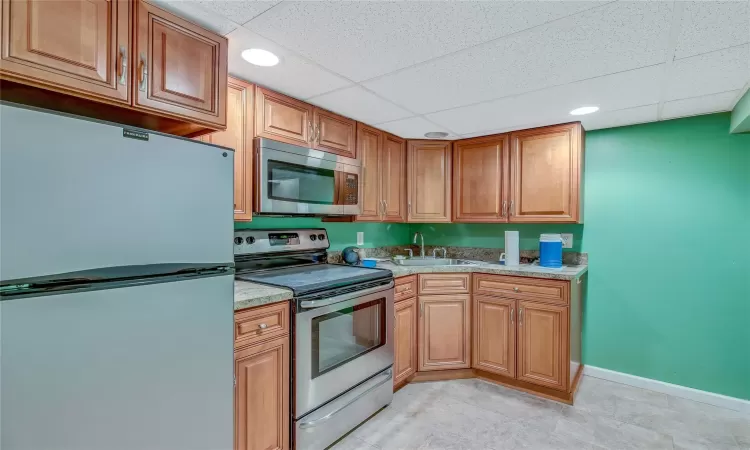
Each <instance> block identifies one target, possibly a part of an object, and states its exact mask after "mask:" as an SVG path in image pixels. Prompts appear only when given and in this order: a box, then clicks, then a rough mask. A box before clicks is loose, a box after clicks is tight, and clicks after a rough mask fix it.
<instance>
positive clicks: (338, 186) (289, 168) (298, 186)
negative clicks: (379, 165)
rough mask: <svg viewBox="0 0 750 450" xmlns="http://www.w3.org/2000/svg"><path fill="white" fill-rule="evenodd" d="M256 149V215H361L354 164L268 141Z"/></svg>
mask: <svg viewBox="0 0 750 450" xmlns="http://www.w3.org/2000/svg"><path fill="white" fill-rule="evenodd" d="M255 145H256V166H255V167H256V183H255V186H256V196H255V212H256V213H259V214H306V215H356V214H359V213H361V210H360V207H359V174H360V167H359V166H357V165H355V164H356V163H357V161H356V160H353V159H351V158H343V157H340V156H337V155H334V154H331V153H325V152H321V151H319V150H314V149H309V148H304V147H298V146H296V145H289V144H284V143H281V142H276V141H270V140H268V139H256V141H255Z"/></svg>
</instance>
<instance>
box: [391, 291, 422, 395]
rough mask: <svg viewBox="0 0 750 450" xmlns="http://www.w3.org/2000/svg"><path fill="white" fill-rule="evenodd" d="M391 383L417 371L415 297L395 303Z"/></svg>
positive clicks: (402, 379)
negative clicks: (392, 374) (393, 373)
mask: <svg viewBox="0 0 750 450" xmlns="http://www.w3.org/2000/svg"><path fill="white" fill-rule="evenodd" d="M394 322H395V325H394V328H395V329H394V337H393V349H394V351H393V368H394V372H395V376H394V377H393V384H394V385H397V384H399V383H401V382H402V381H404V380H406V379H407V378H409V377H410V376H412V375H413V374H414V373H415V372H416V371H417V299H416V298H415V297H412V298H410V299H408V300H402V301H400V302H398V303H396V320H395V321H394Z"/></svg>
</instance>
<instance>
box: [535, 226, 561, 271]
mask: <svg viewBox="0 0 750 450" xmlns="http://www.w3.org/2000/svg"><path fill="white" fill-rule="evenodd" d="M562 245H563V240H562V236H560V235H559V234H542V235H541V236H540V237H539V265H540V266H542V267H553V268H558V267H562Z"/></svg>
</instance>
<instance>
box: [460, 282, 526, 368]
mask: <svg viewBox="0 0 750 450" xmlns="http://www.w3.org/2000/svg"><path fill="white" fill-rule="evenodd" d="M515 316H516V301H515V300H510V299H504V298H494V297H488V296H484V295H476V294H475V295H474V333H473V334H474V336H473V344H474V348H473V349H472V354H473V358H472V364H471V366H472V367H473V368H475V369H480V370H485V371H487V372H492V373H496V374H498V375H505V376H508V377H511V378H514V377H515V376H516V323H515V322H516V319H515Z"/></svg>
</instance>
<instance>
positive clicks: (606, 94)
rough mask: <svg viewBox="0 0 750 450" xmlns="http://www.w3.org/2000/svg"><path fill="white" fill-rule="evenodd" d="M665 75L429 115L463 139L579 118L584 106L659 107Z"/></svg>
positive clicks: (643, 73) (635, 74) (615, 79)
mask: <svg viewBox="0 0 750 450" xmlns="http://www.w3.org/2000/svg"><path fill="white" fill-rule="evenodd" d="M663 73H664V65H663V64H661V65H657V66H651V67H646V68H642V69H635V70H630V71H627V72H621V73H617V74H614V75H607V76H603V77H599V78H591V79H588V80H584V81H579V82H576V83H571V84H566V85H562V86H555V87H552V88H547V89H542V90H539V91H534V92H527V93H525V94H519V95H516V96H512V97H505V98H502V99H498V100H493V101H489V102H485V103H479V104H475V105H471V106H464V107H460V108H455V109H449V110H447V111H441V112H438V113H434V114H427V116H426V117H427V118H428V119H430V120H432V121H434V122H436V123H438V124H441V125H443V126H446V127H448V128H450V129H451V130H453V131H455V132H456V133H459V134H462V135H464V134H468V133H474V132H477V131H481V130H494V129H506V128H507V129H520V128H524V127H526V126H527V125H529V124H544V123H547V124H553V123H563V122H569V121H571V120H577V118H576V117H574V116H571V115H570V111H571V110H572V109H575V108H578V107H580V106H586V105H592V106H598V107H599V108H600V109H601V111H602V112H604V111H612V110H618V109H625V108H632V107H635V106H642V105H649V104H653V103H658V102H659V94H660V90H661V85H662V84H661V79H662V77H663ZM531 126H534V125H531Z"/></svg>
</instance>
